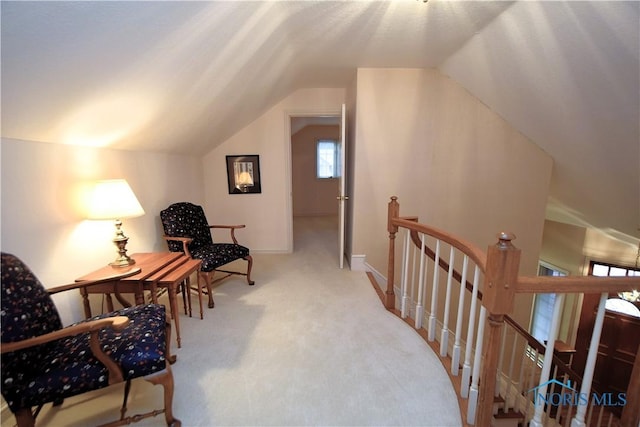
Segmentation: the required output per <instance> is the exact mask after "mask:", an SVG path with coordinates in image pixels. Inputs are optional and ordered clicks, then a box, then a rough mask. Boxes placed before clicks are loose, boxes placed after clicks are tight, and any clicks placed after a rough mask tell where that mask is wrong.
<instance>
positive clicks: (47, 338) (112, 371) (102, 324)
mask: <svg viewBox="0 0 640 427" xmlns="http://www.w3.org/2000/svg"><path fill="white" fill-rule="evenodd" d="M128 324H129V318H128V317H126V316H114V317H106V318H103V319H97V320H90V321H88V322H83V323H78V324H76V325H72V326H68V327H66V328H63V329H60V330H58V331H54V332H50V333H48V334H44V335H40V336H37V337H33V338H28V339H26V340H22V341H16V342H11V343H3V344H2V346H1V347H0V354H4V353H9V352H12V351H18V350H24V349H26V348H29V347H34V346H38V345H41V344H45V343H48V342H51V341H55V340H58V339H61V338H65V337H70V336H74V335H79V334H83V333H87V332H89V333H90V334H91V335H90V338H89V345H90V347H91V352H92V353H93V355H94V356H95V357H96V359H98V360H99V361H100V362H102V364H103V365H104V366H105V367H106V368H107V370H108V371H109V384H115V383H118V382H122V381H124V376H123V374H122V369H121V368H120V366H118V364H117V363H116V362H115V361H114V360H113V359H112V358H111V357H109V356H108V355H107V354H106V353H105V352H104V351H102V346H101V345H100V340H99V339H98V332H99V331H100V330H101V329H104V328H113V329H115V330H116V331H122V330H123V329H124V328H125V327H126V326H127V325H128Z"/></svg>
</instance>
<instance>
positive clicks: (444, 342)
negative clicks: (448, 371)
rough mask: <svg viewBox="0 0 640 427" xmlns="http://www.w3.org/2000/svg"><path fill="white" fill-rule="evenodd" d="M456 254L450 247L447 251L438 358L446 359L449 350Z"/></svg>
mask: <svg viewBox="0 0 640 427" xmlns="http://www.w3.org/2000/svg"><path fill="white" fill-rule="evenodd" d="M455 258H456V254H455V248H454V247H453V246H451V250H450V251H449V271H447V294H446V296H445V299H444V319H443V321H442V334H441V335H440V356H441V357H447V351H448V350H449V311H451V283H452V282H453V263H454V261H455Z"/></svg>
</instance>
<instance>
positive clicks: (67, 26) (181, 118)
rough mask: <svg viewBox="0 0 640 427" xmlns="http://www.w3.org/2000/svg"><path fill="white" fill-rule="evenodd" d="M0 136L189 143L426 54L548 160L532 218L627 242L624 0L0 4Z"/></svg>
mask: <svg viewBox="0 0 640 427" xmlns="http://www.w3.org/2000/svg"><path fill="white" fill-rule="evenodd" d="M1 14H2V28H1V31H2V34H1V35H2V136H3V137H7V138H15V139H22V140H33V141H43V142H58V143H85V144H86V143H88V142H89V143H92V144H95V145H108V146H110V147H114V148H122V149H132V150H152V151H171V152H181V153H198V154H201V153H204V152H207V151H209V150H210V149H211V148H213V147H214V146H216V145H217V144H219V143H221V142H222V141H224V140H225V139H227V138H228V137H229V136H231V135H233V134H234V133H235V132H236V131H238V130H239V129H241V128H242V127H244V126H245V125H246V124H248V123H250V122H251V121H252V120H254V119H255V118H256V117H258V116H259V115H260V114H261V113H262V112H264V111H266V110H267V109H268V108H269V107H270V106H272V105H274V104H275V103H276V102H278V101H279V100H281V99H282V98H283V97H285V96H287V95H288V94H290V93H291V92H293V91H294V90H296V89H299V88H306V87H345V86H346V85H347V84H348V83H349V82H350V81H351V79H352V78H353V76H354V72H355V69H356V68H357V67H437V68H439V69H440V70H441V71H442V72H443V73H445V74H447V75H449V76H450V77H451V78H453V79H454V80H456V81H458V82H459V83H460V84H461V85H463V86H464V87H466V88H467V89H468V90H469V92H471V93H473V94H474V95H475V96H476V97H478V98H479V99H480V100H481V101H482V102H484V103H485V104H486V105H488V106H489V108H491V109H493V110H494V111H496V112H497V113H498V114H500V115H501V116H503V117H504V118H505V119H506V120H507V121H509V122H510V123H511V124H512V125H513V126H514V127H515V128H517V129H518V130H520V131H521V132H522V133H524V134H525V135H527V136H528V137H529V138H531V139H532V140H533V141H534V142H535V143H536V144H538V145H539V146H540V147H541V148H542V149H544V150H545V151H546V152H548V153H549V154H550V155H551V156H552V157H553V158H554V162H555V163H554V176H553V180H552V186H551V198H550V205H549V209H548V215H549V217H550V218H552V219H557V220H562V221H570V222H572V223H577V224H582V225H587V226H592V227H595V228H599V229H602V230H604V231H607V232H608V233H609V234H610V235H613V236H616V237H618V238H620V239H621V240H623V241H627V242H630V244H636V243H635V242H637V240H636V238H637V236H638V228H639V227H640V130H639V123H640V65H639V61H640V59H639V56H640V55H639V52H640V43H639V40H640V3H638V2H635V1H631V2H605V1H586V2H576V1H568V2H559V1H543V2H537V1H518V2H505V1H469V2H466V1H445V0H430V1H429V2H428V3H424V2H423V1H420V0H396V1H196V2H186V1H176V2H171V1H157V2H153V1H140V2H137V1H124V2H116V1H105V2H94V1H87V2H47V1H42V2H19V1H18V2H9V1H2V3H1Z"/></svg>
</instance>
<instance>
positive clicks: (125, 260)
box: [109, 255, 136, 267]
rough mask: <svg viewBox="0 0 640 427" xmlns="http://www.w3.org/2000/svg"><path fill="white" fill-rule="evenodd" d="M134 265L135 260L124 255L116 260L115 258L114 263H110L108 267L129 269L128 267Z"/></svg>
mask: <svg viewBox="0 0 640 427" xmlns="http://www.w3.org/2000/svg"><path fill="white" fill-rule="evenodd" d="M135 263H136V260H135V259H133V258H131V257H129V256H127V255H124V256H119V257H118V258H116V260H115V261H113V262H110V263H109V265H110V266H111V267H129V266H130V265H133V264H135Z"/></svg>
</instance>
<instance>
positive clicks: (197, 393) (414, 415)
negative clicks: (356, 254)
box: [3, 217, 462, 427]
mask: <svg viewBox="0 0 640 427" xmlns="http://www.w3.org/2000/svg"><path fill="white" fill-rule="evenodd" d="M294 228H295V241H294V252H293V253H292V254H287V255H272V254H259V253H258V254H254V255H253V257H254V270H253V274H252V278H253V279H254V280H255V282H256V284H255V286H252V287H251V286H248V285H247V284H246V281H244V279H243V278H241V277H233V278H229V279H227V280H225V281H223V282H221V284H220V285H219V286H218V287H217V288H216V290H215V295H214V297H215V301H216V307H215V309H213V310H210V309H208V308H206V307H205V308H204V310H205V314H204V320H200V319H199V318H198V317H192V318H189V317H188V316H185V315H184V313H182V310H181V314H180V316H181V317H180V322H181V335H182V348H181V349H175V354H177V356H178V361H177V363H176V364H175V365H173V367H172V368H173V373H174V377H175V396H174V405H173V408H174V413H175V415H176V417H177V418H179V419H180V420H181V421H182V423H183V426H441V427H445V426H460V425H462V424H461V419H460V412H459V408H458V403H457V399H456V395H455V392H454V391H453V387H452V386H451V383H450V381H449V378H448V375H447V373H446V372H445V371H444V368H443V367H442V365H441V364H440V362H439V360H438V358H437V356H436V355H435V354H434V353H433V351H432V350H431V348H430V347H429V346H428V345H427V344H426V343H425V342H424V341H423V339H422V338H421V337H420V336H419V335H418V334H417V333H416V332H415V331H413V330H411V328H410V327H408V326H407V325H406V324H404V323H403V322H402V321H401V320H400V319H398V318H397V317H396V316H394V315H393V314H391V313H389V312H387V311H386V310H385V309H384V307H383V306H382V304H381V302H380V300H379V299H378V297H377V295H376V293H375V291H374V289H373V288H372V286H371V284H370V283H369V280H368V278H367V277H366V275H365V273H363V272H353V271H349V270H348V269H343V270H340V269H339V268H338V266H337V262H338V261H337V232H336V231H335V230H336V229H337V227H336V223H335V219H334V218H331V217H320V218H297V219H296V221H295V227H294ZM246 232H248V231H246ZM239 237H240V239H241V238H242V236H239ZM239 266H240V267H242V265H241V264H240V265H239ZM192 301H193V308H194V314H195V315H196V316H197V312H198V303H197V298H196V297H195V296H194V297H192ZM205 304H206V302H205ZM172 344H173V346H174V348H175V347H176V346H175V339H174V338H173V339H172ZM120 391H121V388H115V387H114V388H113V389H112V388H110V389H108V390H106V391H105V390H103V391H100V392H98V393H93V394H92V396H91V397H96V396H98V397H99V398H97V399H92V400H91V401H89V402H87V398H86V397H81V398H74V399H67V401H65V403H64V404H63V405H62V406H61V407H59V408H53V409H50V408H48V409H46V410H44V412H43V414H42V415H41V416H40V417H39V421H40V424H39V425H51V426H88V425H96V424H98V423H100V422H104V421H107V420H110V419H113V418H114V417H115V416H117V411H118V407H119V405H120V399H121V397H120ZM161 396H162V390H161V388H160V387H159V386H152V385H150V384H148V383H147V382H145V381H134V386H133V387H132V395H131V400H130V404H129V414H134V413H137V412H139V411H143V410H145V409H146V408H149V407H151V408H153V407H156V405H157V403H158V402H160V401H161V399H162V397H161ZM5 421H6V420H5ZM163 422H164V418H163V416H162V415H160V416H157V417H155V418H151V419H146V420H144V421H142V422H140V423H138V424H137V425H139V426H151V425H153V426H156V425H163ZM4 425H5V423H4V422H3V426H4Z"/></svg>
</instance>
